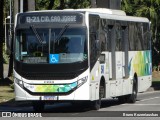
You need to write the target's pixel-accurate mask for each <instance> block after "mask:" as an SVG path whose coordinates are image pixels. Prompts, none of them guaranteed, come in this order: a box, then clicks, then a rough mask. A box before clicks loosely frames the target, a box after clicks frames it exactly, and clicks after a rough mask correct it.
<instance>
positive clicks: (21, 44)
mask: <svg viewBox="0 0 160 120" xmlns="http://www.w3.org/2000/svg"><path fill="white" fill-rule="evenodd" d="M86 38H87V37H86V28H82V27H81V28H80V27H79V28H78V27H77V28H71V27H70V26H68V25H66V26H64V27H62V28H35V27H34V26H31V27H30V28H28V29H19V30H17V31H16V39H15V40H16V41H15V59H16V60H18V61H21V62H23V63H29V64H32V63H33V64H40V63H48V64H60V63H74V62H83V61H84V60H87V56H88V55H87V39H86Z"/></svg>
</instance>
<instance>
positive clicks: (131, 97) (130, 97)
mask: <svg viewBox="0 0 160 120" xmlns="http://www.w3.org/2000/svg"><path fill="white" fill-rule="evenodd" d="M137 91H138V90H137V82H136V80H133V89H132V94H130V95H128V96H127V101H128V103H135V102H136V99H137Z"/></svg>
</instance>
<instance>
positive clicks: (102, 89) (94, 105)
mask: <svg viewBox="0 0 160 120" xmlns="http://www.w3.org/2000/svg"><path fill="white" fill-rule="evenodd" d="M104 96H105V87H104V85H102V84H100V89H99V99H98V100H95V101H93V102H92V103H91V106H92V109H93V110H99V109H100V108H101V99H102V98H103V97H104Z"/></svg>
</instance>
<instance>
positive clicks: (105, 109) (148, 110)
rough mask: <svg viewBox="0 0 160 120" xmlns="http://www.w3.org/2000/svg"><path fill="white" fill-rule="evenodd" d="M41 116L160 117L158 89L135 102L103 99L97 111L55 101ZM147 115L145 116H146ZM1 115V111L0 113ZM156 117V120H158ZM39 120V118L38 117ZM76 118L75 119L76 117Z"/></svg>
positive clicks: (4, 108)
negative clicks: (122, 102)
mask: <svg viewBox="0 0 160 120" xmlns="http://www.w3.org/2000/svg"><path fill="white" fill-rule="evenodd" d="M0 112H18V113H27V114H28V113H29V114H30V113H32V112H34V111H33V109H32V106H30V105H25V104H24V105H23V104H22V105H21V106H14V105H13V106H7V105H6V106H4V105H3V106H1V105H0ZM41 115H42V116H43V117H47V119H48V120H49V119H50V117H52V119H53V118H56V117H63V120H66V119H68V118H69V117H71V118H72V119H75V117H76V118H77V117H83V119H84V120H85V118H86V117H87V118H88V117H89V118H88V119H87V120H89V119H90V118H93V119H92V120H94V119H99V118H100V117H102V119H104V117H110V118H111V119H112V118H113V117H114V118H118V119H119V120H120V119H121V117H122V119H124V117H127V118H128V117H131V118H133V117H134V118H135V117H141V118H142V117H147V116H148V115H150V116H152V117H153V116H154V117H155V119H157V118H158V119H159V117H160V91H152V92H146V93H140V94H138V98H137V102H136V103H135V104H128V103H125V104H120V103H119V102H118V100H117V99H110V100H103V101H102V108H101V109H100V110H98V111H95V110H91V109H90V108H89V107H87V105H84V104H83V103H79V104H77V105H73V104H71V103H55V104H52V105H46V107H45V111H44V112H43V113H41ZM146 115H147V116H146ZM0 116H1V113H0ZM158 119H157V120H158ZM38 120H40V119H38ZM76 120H77V119H76Z"/></svg>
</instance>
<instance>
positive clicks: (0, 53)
mask: <svg viewBox="0 0 160 120" xmlns="http://www.w3.org/2000/svg"><path fill="white" fill-rule="evenodd" d="M3 5H4V0H1V1H0V18H1V19H0V78H1V79H4V76H3Z"/></svg>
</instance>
